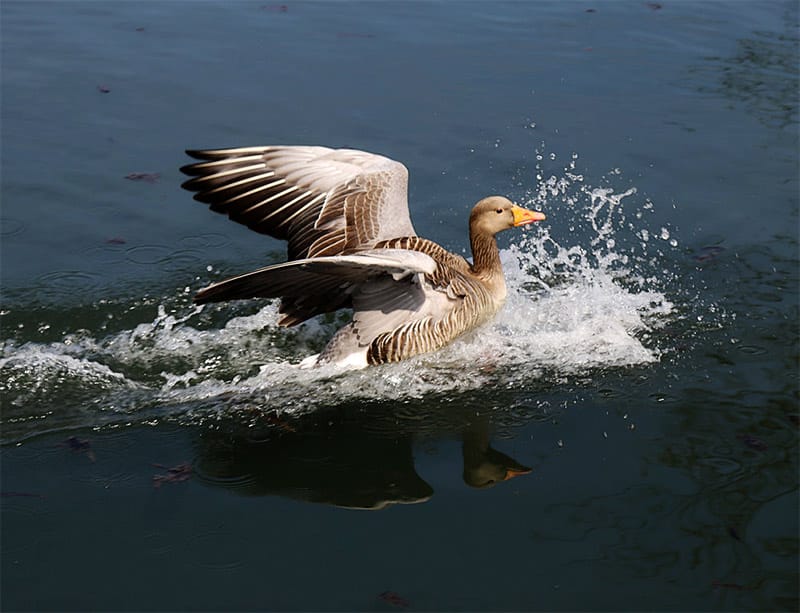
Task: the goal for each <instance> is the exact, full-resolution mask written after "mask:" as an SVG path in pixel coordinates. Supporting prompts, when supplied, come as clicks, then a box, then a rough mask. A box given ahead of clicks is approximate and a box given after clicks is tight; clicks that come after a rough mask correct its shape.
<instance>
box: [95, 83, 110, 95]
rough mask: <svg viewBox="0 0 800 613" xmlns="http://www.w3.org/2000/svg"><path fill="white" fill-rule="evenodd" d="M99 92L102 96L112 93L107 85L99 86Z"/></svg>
mask: <svg viewBox="0 0 800 613" xmlns="http://www.w3.org/2000/svg"><path fill="white" fill-rule="evenodd" d="M97 91H99V92H100V93H101V94H107V93H109V92H110V91H111V89H110V88H108V87H106V86H105V85H98V86H97Z"/></svg>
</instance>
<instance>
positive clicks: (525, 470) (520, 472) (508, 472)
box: [503, 467, 531, 481]
mask: <svg viewBox="0 0 800 613" xmlns="http://www.w3.org/2000/svg"><path fill="white" fill-rule="evenodd" d="M520 469H521V470H514V469H512V468H506V476H505V477H503V481H508V480H509V479H512V478H514V477H519V476H520V475H528V474H530V472H531V469H530V468H526V467H520Z"/></svg>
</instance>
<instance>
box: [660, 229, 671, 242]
mask: <svg viewBox="0 0 800 613" xmlns="http://www.w3.org/2000/svg"><path fill="white" fill-rule="evenodd" d="M668 238H669V230H667V229H666V228H661V239H662V240H667V239H668Z"/></svg>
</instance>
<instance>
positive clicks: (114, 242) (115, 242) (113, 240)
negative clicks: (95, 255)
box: [106, 236, 128, 245]
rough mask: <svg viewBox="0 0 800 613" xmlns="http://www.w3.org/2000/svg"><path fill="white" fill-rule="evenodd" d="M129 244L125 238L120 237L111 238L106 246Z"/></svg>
mask: <svg viewBox="0 0 800 613" xmlns="http://www.w3.org/2000/svg"><path fill="white" fill-rule="evenodd" d="M127 242H128V241H126V240H125V239H124V238H120V237H119V236H115V237H114V238H109V239H108V240H107V241H106V244H108V245H124V244H125V243H127Z"/></svg>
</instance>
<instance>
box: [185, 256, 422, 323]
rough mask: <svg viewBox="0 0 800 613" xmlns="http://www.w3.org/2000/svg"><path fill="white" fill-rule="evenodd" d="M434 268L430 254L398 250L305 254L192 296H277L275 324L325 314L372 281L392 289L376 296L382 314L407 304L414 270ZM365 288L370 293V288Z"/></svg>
mask: <svg viewBox="0 0 800 613" xmlns="http://www.w3.org/2000/svg"><path fill="white" fill-rule="evenodd" d="M436 268H437V263H436V261H435V260H434V259H433V258H431V257H430V256H428V255H425V254H424V253H419V252H415V251H404V250H398V249H381V250H375V251H363V252H359V253H356V254H352V255H337V256H323V257H317V258H307V259H303V260H294V261H291V262H285V263H283V264H276V265H274V266H267V267H266V268H261V269H259V270H255V271H253V272H249V273H247V274H243V275H239V276H237V277H232V278H230V279H226V280H224V281H220V282H219V283H215V284H214V285H210V286H208V287H206V288H204V289H202V290H200V291H199V292H198V293H197V295H196V296H195V298H194V301H195V302H196V303H198V304H204V303H206V302H220V301H223V300H236V299H240V298H254V297H259V298H273V297H280V298H281V299H282V304H281V311H282V312H283V313H285V316H284V318H283V319H282V320H281V321H280V323H281V324H282V325H293V324H296V323H299V322H301V321H303V320H305V319H306V318H307V315H306V313H309V312H310V313H311V314H317V313H325V312H328V311H333V310H336V309H338V308H342V307H345V306H351V302H352V298H353V295H354V294H360V293H362V292H363V291H364V288H369V287H372V286H373V285H375V286H376V287H382V288H386V289H388V288H389V287H391V288H393V289H391V290H390V291H386V289H385V290H384V291H385V297H384V299H383V300H380V301H377V302H378V303H379V304H380V307H379V308H380V309H382V310H383V315H384V317H385V316H386V314H388V313H390V312H391V311H394V310H397V309H403V308H405V309H408V308H412V307H410V306H409V303H408V301H407V296H406V294H407V291H406V289H405V288H406V287H407V286H408V285H409V284H412V283H415V282H416V281H415V279H416V278H417V276H418V275H430V274H432V273H433V272H434V271H435V270H436ZM368 293H372V294H374V292H370V291H369V290H368ZM390 294H391V295H390ZM392 295H393V296H394V300H392V298H391V296H392ZM373 302H376V301H373Z"/></svg>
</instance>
